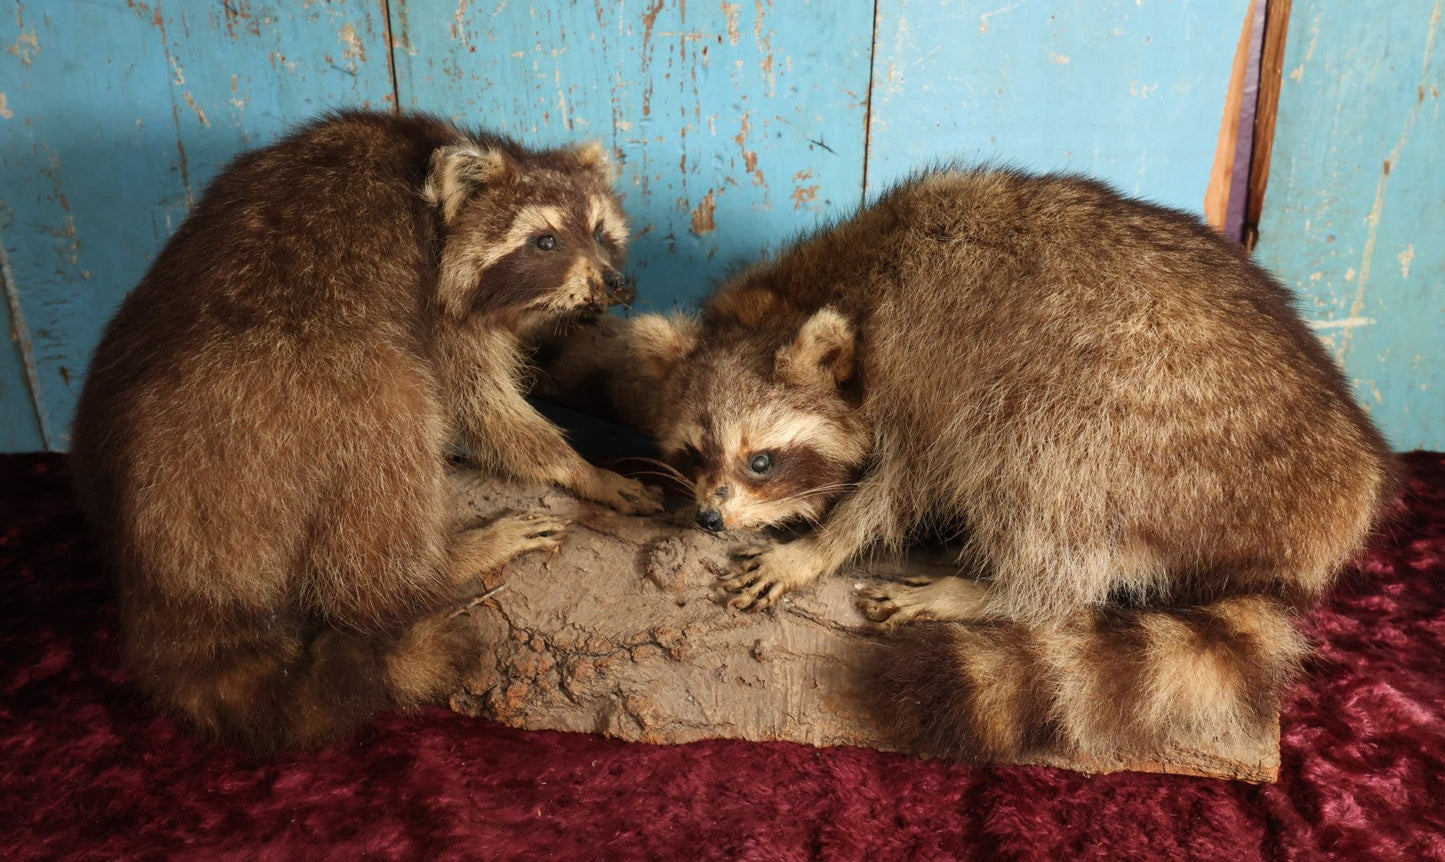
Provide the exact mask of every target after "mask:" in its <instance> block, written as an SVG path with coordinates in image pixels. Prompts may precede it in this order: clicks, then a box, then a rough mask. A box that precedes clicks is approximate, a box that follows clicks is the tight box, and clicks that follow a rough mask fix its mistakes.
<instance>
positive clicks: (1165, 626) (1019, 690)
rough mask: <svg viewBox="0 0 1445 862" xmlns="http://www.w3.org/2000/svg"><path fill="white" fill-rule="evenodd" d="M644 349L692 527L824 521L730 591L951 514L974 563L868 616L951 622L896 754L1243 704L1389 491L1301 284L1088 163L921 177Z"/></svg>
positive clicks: (1078, 742)
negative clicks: (1065, 170)
mask: <svg viewBox="0 0 1445 862" xmlns="http://www.w3.org/2000/svg"><path fill="white" fill-rule="evenodd" d="M630 339H631V341H632V343H633V346H634V349H635V350H636V351H637V354H638V356H639V357H640V358H641V359H643V360H645V361H646V362H647V363H649V364H650V366H651V367H652V369H653V371H654V373H656V374H658V375H659V376H661V377H662V378H664V379H665V388H664V389H663V391H662V398H661V399H660V402H661V403H662V404H663V405H664V409H665V410H666V411H667V412H666V413H665V415H664V416H663V417H662V418H661V419H660V420H659V421H658V426H659V427H658V429H657V430H658V432H659V437H660V439H661V442H662V446H663V448H664V450H666V451H667V452H669V453H670V454H671V455H672V456H673V457H674V458H680V459H681V460H682V461H684V462H686V463H685V465H683V466H685V469H686V470H687V471H688V473H689V476H690V477H691V478H693V479H695V480H696V486H695V487H696V495H697V500H698V504H699V507H700V509H701V510H702V511H703V513H704V515H707V514H712V515H714V516H715V517H716V518H718V519H719V520H721V522H722V524H721V526H724V527H726V528H728V529H757V528H762V527H766V526H771V525H776V524H780V523H783V522H786V521H789V520H799V519H803V520H809V521H813V522H815V523H816V524H817V528H816V529H815V530H814V531H812V532H811V533H810V534H808V535H805V536H804V537H802V538H800V539H798V540H796V541H793V542H791V543H786V544H771V545H770V544H766V543H765V544H761V545H758V546H756V547H754V548H751V549H749V550H747V551H746V552H744V553H742V554H740V556H739V568H738V570H737V571H735V572H734V573H732V574H731V575H730V576H729V577H728V578H726V579H725V580H724V581H723V583H722V588H723V589H724V590H726V591H727V592H728V593H729V594H731V595H732V597H733V599H732V602H733V604H734V605H736V606H739V607H751V608H758V607H766V606H768V605H770V604H772V603H773V602H775V601H777V600H778V599H779V598H780V597H781V596H782V595H783V594H785V593H786V592H787V591H788V590H791V589H794V588H797V587H800V586H802V585H805V584H807V583H809V582H810V581H812V580H813V579H814V578H816V577H819V576H821V575H823V574H825V573H828V572H832V571H834V570H836V569H837V568H839V567H840V566H842V565H843V564H845V563H847V562H849V561H850V560H854V559H856V558H858V557H859V556H860V555H862V554H864V553H865V552H867V551H869V550H870V549H880V548H897V547H898V546H900V545H902V544H904V543H905V542H907V541H908V540H909V539H910V537H912V536H915V535H916V534H917V533H918V532H919V531H920V530H928V529H934V530H937V529H952V528H958V529H961V530H962V533H963V535H964V537H965V538H966V551H965V552H964V554H963V556H962V557H961V559H960V568H959V574H960V576H961V577H957V578H946V579H942V580H940V581H936V582H932V583H921V584H898V585H896V586H893V587H890V588H886V589H877V590H872V591H869V592H867V593H865V594H864V595H863V596H862V597H861V602H860V608H861V609H862V611H863V612H864V613H865V615H866V616H868V617H869V618H870V619H872V620H874V621H876V622H879V623H881V624H882V625H884V626H885V627H890V628H892V627H896V626H898V625H899V624H900V623H902V622H904V621H906V620H911V619H923V620H926V619H934V620H948V621H956V622H954V623H950V624H948V625H937V624H930V625H931V626H932V627H931V628H930V629H929V630H928V632H927V633H924V632H914V633H911V634H910V635H909V636H908V637H907V638H901V639H900V640H899V642H898V644H897V649H896V650H895V653H894V656H893V659H892V660H891V661H890V662H889V663H888V667H887V668H885V669H882V670H881V671H880V673H881V674H882V676H881V677H880V680H881V681H880V688H879V693H880V703H886V704H889V706H888V708H887V709H886V710H884V712H886V713H888V714H889V717H890V720H893V721H894V722H895V723H896V726H897V727H898V728H899V732H900V734H902V736H903V737H904V738H903V739H902V740H901V744H906V745H912V746H913V747H916V748H921V749H927V750H929V751H933V752H936V753H953V754H959V755H964V756H980V757H1008V758H1012V757H1018V756H1020V755H1023V754H1026V753H1027V752H1028V751H1030V750H1033V749H1035V748H1037V747H1038V746H1040V745H1043V744H1044V742H1043V741H1045V740H1052V741H1051V742H1049V744H1050V745H1053V744H1056V743H1062V744H1063V745H1064V746H1066V747H1071V748H1073V749H1075V750H1077V751H1079V752H1082V753H1086V754H1109V753H1112V752H1116V751H1118V750H1119V749H1120V748H1121V747H1126V746H1128V745H1132V744H1137V743H1141V742H1148V741H1149V739H1150V738H1157V736H1158V735H1159V734H1161V733H1162V734H1164V735H1166V736H1167V735H1169V734H1176V735H1182V736H1183V737H1184V738H1190V737H1192V738H1201V737H1202V738H1206V739H1207V738H1209V735H1210V734H1218V733H1226V732H1229V731H1230V730H1231V729H1234V728H1238V727H1242V726H1244V725H1246V724H1248V723H1249V722H1251V721H1253V720H1256V719H1257V718H1258V715H1259V709H1260V704H1261V703H1272V702H1273V699H1274V698H1275V697H1276V696H1277V693H1278V691H1279V687H1280V685H1281V684H1282V682H1283V680H1285V679H1286V678H1288V676H1289V674H1290V673H1291V672H1292V671H1293V669H1294V668H1295V666H1296V664H1297V663H1298V661H1299V659H1300V657H1301V655H1302V654H1303V651H1304V646H1303V642H1302V641H1301V639H1300V637H1299V636H1298V635H1297V634H1296V633H1295V631H1294V629H1293V628H1292V626H1291V625H1290V622H1289V620H1290V613H1291V612H1292V610H1293V609H1295V608H1298V607H1300V606H1301V605H1304V604H1307V603H1308V602H1310V601H1313V600H1314V599H1316V598H1317V597H1319V596H1320V595H1321V593H1322V592H1323V591H1324V590H1326V589H1327V588H1328V587H1329V586H1330V585H1331V584H1332V583H1333V581H1334V580H1335V578H1336V576H1337V574H1338V573H1339V571H1340V570H1341V568H1342V567H1343V566H1344V565H1346V563H1347V561H1348V560H1349V559H1350V558H1351V557H1352V555H1354V554H1355V553H1356V552H1357V551H1359V550H1360V549H1361V547H1362V546H1363V544H1364V543H1365V541H1366V539H1367V537H1368V536H1369V535H1370V533H1371V530H1372V527H1373V525H1374V524H1375V523H1376V520H1377V517H1378V516H1379V515H1380V513H1381V511H1382V507H1383V505H1384V503H1385V501H1386V500H1387V499H1388V498H1389V496H1390V494H1391V492H1392V478H1391V477H1392V473H1393V461H1392V457H1391V455H1390V454H1389V452H1388V450H1387V448H1386V446H1385V444H1384V442H1383V440H1382V439H1381V437H1380V435H1379V434H1378V433H1377V432H1376V430H1375V429H1374V427H1373V426H1372V425H1371V423H1370V421H1369V420H1368V418H1367V417H1366V415H1365V414H1364V413H1363V411H1362V410H1361V409H1360V408H1359V407H1358V406H1357V405H1356V404H1355V402H1354V401H1353V399H1352V398H1351V396H1350V394H1349V392H1348V388H1347V386H1346V384H1345V381H1344V379H1343V377H1342V376H1341V374H1340V372H1339V370H1338V369H1337V368H1336V366H1335V365H1334V363H1333V362H1332V361H1331V359H1330V357H1329V356H1328V355H1327V354H1326V352H1325V351H1324V350H1323V348H1322V347H1321V345H1320V344H1319V342H1318V341H1317V339H1316V338H1315V337H1314V336H1313V335H1312V333H1311V332H1310V331H1309V329H1308V327H1307V326H1306V325H1305V324H1304V323H1303V322H1302V321H1301V319H1300V318H1299V316H1298V315H1297V313H1296V312H1295V311H1294V310H1293V307H1292V304H1291V299H1290V296H1289V294H1288V292H1287V291H1286V290H1285V289H1284V288H1283V287H1282V286H1281V285H1279V284H1278V283H1277V282H1276V281H1275V280H1274V279H1273V278H1271V277H1270V276H1269V275H1268V274H1267V273H1266V272H1264V271H1263V270H1262V269H1260V268H1259V267H1258V266H1256V265H1255V264H1253V263H1252V262H1251V261H1250V260H1249V259H1248V257H1247V255H1246V254H1245V253H1244V252H1243V251H1241V250H1240V249H1239V248H1237V247H1236V246H1234V245H1233V244H1231V243H1229V242H1226V241H1225V240H1223V239H1222V238H1220V237H1219V236H1218V235H1216V234H1215V233H1214V232H1213V231H1211V230H1210V229H1209V228H1207V227H1206V226H1204V225H1203V224H1201V223H1200V222H1199V221H1198V220H1196V219H1194V218H1193V217H1191V216H1187V215H1185V214H1182V213H1178V212H1174V211H1171V210H1167V209H1162V208H1159V207H1155V206H1152V205H1149V204H1146V203H1142V202H1139V201H1135V200H1130V199H1127V198H1124V197H1121V196H1120V195H1118V194H1116V193H1114V192H1113V191H1112V190H1110V189H1108V188H1107V187H1105V186H1103V185H1100V184H1098V183H1095V182H1092V181H1089V180H1086V179H1081V178H1077V177H1067V176H1044V177H1033V176H1028V175H1024V174H1021V173H1017V172H1012V171H1000V170H962V171H939V172H935V173H931V174H926V175H922V176H920V177H918V178H916V179H914V180H912V181H910V182H907V183H904V184H902V185H900V186H898V187H897V188H895V189H893V190H892V191H890V192H889V193H887V194H885V195H884V196H883V197H882V198H881V199H880V200H878V201H877V202H876V203H874V204H873V205H871V206H868V207H866V208H865V209H863V210H862V211H861V212H859V213H858V214H857V215H856V216H855V217H853V218H851V219H849V220H847V221H844V222H842V223H840V224H837V225H836V226H834V227H832V228H829V229H826V230H822V231H819V232H818V233H816V234H814V235H813V236H811V237H808V238H806V239H804V240H802V241H801V242H798V243H797V244H795V245H793V246H792V247H790V248H787V249H785V250H783V251H782V252H780V253H779V254H778V255H777V256H776V257H775V258H774V259H772V260H770V261H766V262H763V263H760V264H758V265H756V266H754V267H752V268H750V269H748V270H746V271H744V272H742V273H741V274H740V275H738V276H737V277H736V278H734V279H732V280H730V281H729V282H727V283H726V284H724V285H723V286H722V287H721V288H720V289H719V290H718V291H717V293H716V294H715V295H714V296H713V297H712V298H711V299H710V300H709V302H708V303H707V305H706V307H705V309H704V311H703V314H702V316H701V319H700V320H697V321H694V320H688V319H673V320H668V319H664V318H659V317H644V318H639V319H638V320H637V321H636V322H635V323H634V324H633V327H632V331H631V334H630ZM673 368H681V369H682V370H680V371H676V372H674V371H672V370H671V369H673ZM760 452H768V453H770V455H771V456H772V461H773V464H772V467H771V470H770V471H769V473H768V475H766V476H757V475H752V474H750V472H749V470H748V468H747V465H748V464H749V463H750V459H753V458H754V457H755V456H756V454H757V453H760ZM790 466H791V467H793V468H794V469H793V473H800V474H802V475H804V476H805V477H806V478H805V479H803V480H801V481H799V479H798V476H795V475H792V474H791V473H789V471H788V468H789V467H790ZM785 475H787V476H789V480H788V481H786V482H784V481H779V480H780V479H781V478H782V477H784V476H785ZM810 489H811V490H810Z"/></svg>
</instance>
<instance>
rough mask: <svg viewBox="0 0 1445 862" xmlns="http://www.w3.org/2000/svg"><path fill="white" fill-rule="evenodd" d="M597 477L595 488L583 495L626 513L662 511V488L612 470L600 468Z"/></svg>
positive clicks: (639, 513) (637, 513)
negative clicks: (645, 483) (620, 474)
mask: <svg viewBox="0 0 1445 862" xmlns="http://www.w3.org/2000/svg"><path fill="white" fill-rule="evenodd" d="M595 479H596V486H595V490H594V491H593V492H592V493H584V494H583V496H585V497H588V498H590V499H593V500H596V501H597V502H599V503H603V504H605V505H608V506H611V507H612V508H613V509H616V510H617V511H619V512H621V513H622V514H624V515H652V514H655V513H657V512H661V511H662V489H661V488H653V487H650V486H647V485H644V484H642V483H641V482H639V481H637V480H636V479H629V478H627V477H626V476H619V475H618V474H616V473H614V472H612V471H611V470H598V471H597V473H596V475H595Z"/></svg>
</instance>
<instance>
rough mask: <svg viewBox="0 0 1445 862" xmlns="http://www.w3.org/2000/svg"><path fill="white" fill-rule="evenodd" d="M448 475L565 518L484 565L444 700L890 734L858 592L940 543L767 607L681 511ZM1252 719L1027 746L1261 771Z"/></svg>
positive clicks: (464, 500)
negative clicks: (474, 646) (557, 543)
mask: <svg viewBox="0 0 1445 862" xmlns="http://www.w3.org/2000/svg"><path fill="white" fill-rule="evenodd" d="M455 487H456V489H457V493H458V506H459V507H460V508H461V511H462V513H463V516H464V517H465V518H466V519H467V520H471V521H480V520H485V519H487V518H490V517H492V516H494V515H496V514H499V513H501V512H503V511H507V510H527V509H534V510H536V509H541V510H546V511H548V512H551V513H553V514H556V515H560V516H562V517H564V518H566V519H568V520H570V521H571V522H572V526H571V527H570V528H569V530H568V532H567V534H566V537H565V539H564V541H563V544H562V547H561V549H560V550H559V551H558V552H557V553H555V554H553V555H551V556H547V555H544V554H530V555H527V556H524V557H521V558H519V559H517V560H514V561H513V562H512V563H511V564H509V565H508V566H506V567H505V568H504V569H503V570H501V571H500V572H493V573H489V574H487V575H486V576H485V577H484V585H485V587H486V588H487V589H488V590H492V589H496V588H498V587H500V588H501V589H500V590H499V591H497V592H495V593H494V594H493V595H492V596H491V597H490V598H488V599H486V600H485V601H483V602H481V603H479V604H477V605H476V606H474V607H473V608H472V609H471V611H470V612H469V613H470V616H471V619H472V620H473V621H474V622H475V624H476V625H477V626H478V627H479V628H480V629H481V630H482V632H483V633H484V637H485V640H486V642H487V643H488V644H489V645H490V648H489V650H488V651H486V652H485V654H483V655H482V656H480V657H479V660H478V663H477V666H476V668H475V670H474V671H473V672H472V673H471V674H470V675H469V677H468V678H467V680H466V682H465V684H464V687H463V690H462V691H459V692H457V693H456V695H455V696H454V697H453V698H452V708H453V709H455V710H457V711H459V712H462V713H466V714H468V715H479V716H485V717H488V718H492V719H495V720H497V721H500V722H503V723H505V724H508V725H511V726H514V727H520V728H529V729H550V730H565V731H581V732H589V733H601V734H605V735H608V736H613V737H617V738H620V739H626V740H632V741H637V742H647V743H682V742H691V741H695V740H700V739H710V738H718V737H728V738H738V739H749V740H756V741H771V740H790V741H793V742H800V743H806V744H808V745H815V746H832V745H857V746H865V747H871V748H879V749H884V750H893V749H894V748H895V747H894V746H893V745H892V744H890V742H889V740H888V738H887V733H886V729H885V728H880V727H878V726H876V724H875V723H874V722H872V721H871V720H870V717H869V714H868V711H867V709H866V706H865V704H866V702H867V700H868V698H867V697H865V696H864V695H865V694H867V692H866V689H867V687H868V685H869V682H870V681H869V679H868V673H869V671H868V668H869V667H870V666H872V665H873V663H874V662H876V661H877V660H878V658H879V654H880V651H881V650H883V649H884V648H885V646H886V638H887V634H886V633H879V632H877V631H875V630H874V629H873V628H872V627H871V626H870V625H869V624H867V623H866V621H865V620H864V619H863V618H862V616H861V615H860V614H859V613H858V611H857V610H856V609H855V607H854V603H855V595H854V593H855V589H856V588H857V587H858V586H859V585H865V584H869V583H871V582H872V581H873V580H874V579H876V578H877V577H878V576H879V575H893V576H916V575H919V574H930V575H936V574H939V573H940V568H939V563H938V562H937V561H930V560H928V559H920V558H918V557H917V556H915V557H914V558H913V559H909V560H894V561H881V562H874V563H870V564H869V565H868V571H869V575H868V576H864V575H863V574H862V573H861V572H858V571H854V572H852V573H843V574H841V575H835V576H832V577H827V578H824V579H823V580H822V581H820V582H819V583H818V584H817V585H816V586H814V587H812V588H809V589H807V590H804V591H801V592H798V593H795V594H793V595H790V596H788V597H787V598H786V599H785V600H783V601H782V602H781V603H780V605H779V606H778V607H777V608H775V609H774V610H773V611H769V612H763V613H744V612H739V611H735V610H732V609H729V608H728V607H726V606H725V605H723V604H721V603H719V602H718V601H717V600H716V595H715V584H716V581H717V577H718V575H719V574H721V573H722V572H723V571H725V568H726V566H727V563H728V554H729V550H730V549H731V547H732V544H731V543H730V541H729V539H728V538H727V537H719V536H714V535H711V534H708V533H706V532H704V531H702V530H698V529H696V528H693V527H692V526H691V524H690V522H689V521H688V520H687V519H686V514H685V513H679V514H673V515H671V516H662V517H658V518H651V519H649V518H634V517H626V516H622V515H618V514H616V513H613V512H611V511H608V510H606V509H603V508H601V507H598V506H594V505H592V504H589V503H585V502H581V501H578V500H575V499H573V498H571V497H569V496H567V495H565V494H563V493H562V492H560V491H556V490H553V489H549V488H543V487H519V486H515V485H510V484H507V483H503V482H499V481H496V480H489V479H485V478H483V477H481V476H479V475H476V474H469V473H467V474H458V476H457V477H456V481H455ZM943 570H944V571H947V567H946V566H944V567H943ZM1257 730H1258V732H1257V733H1256V734H1253V735H1252V736H1251V738H1249V739H1219V740H1216V743H1217V744H1216V745H1214V746H1211V747H1209V749H1208V750H1199V747H1198V746H1192V747H1191V746H1169V747H1168V748H1167V749H1166V750H1160V751H1152V752H1121V753H1120V754H1119V756H1118V757H1117V758H1116V759H1114V760H1112V761H1110V762H1098V761H1085V760H1081V759H1079V758H1077V757H1074V756H1071V755H1070V753H1069V752H1065V751H1059V752H1044V753H1041V754H1039V755H1038V756H1035V757H1033V758H1031V759H1030V760H1029V761H1028V762H1031V763H1037V764H1043V765H1050V766H1057V767H1063V768H1067V769H1074V770H1080V771H1084V772H1091V773H1100V772H1115V771H1120V770H1142V771H1150V772H1173V773H1181V774H1191V775H1206V776H1219V777H1226V778H1238V779H1243V780H1246V781H1254V782H1260V781H1272V780H1274V777H1275V773H1276V771H1277V768H1278V720H1277V717H1276V718H1274V719H1272V720H1271V721H1270V722H1269V723H1268V726H1264V727H1260V728H1258V729H1257Z"/></svg>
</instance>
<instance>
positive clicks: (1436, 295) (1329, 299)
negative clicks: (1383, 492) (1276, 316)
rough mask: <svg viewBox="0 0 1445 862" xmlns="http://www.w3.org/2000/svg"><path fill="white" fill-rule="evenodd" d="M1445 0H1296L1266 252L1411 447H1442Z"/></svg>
mask: <svg viewBox="0 0 1445 862" xmlns="http://www.w3.org/2000/svg"><path fill="white" fill-rule="evenodd" d="M1442 8H1445V0H1403V2H1394V3H1391V4H1389V5H1387V6H1381V5H1379V4H1376V3H1367V2H1361V0H1353V2H1351V0H1343V2H1342V0H1294V10H1293V12H1292V13H1291V18H1290V20H1291V26H1290V31H1289V42H1288V45H1287V48H1286V51H1285V65H1284V69H1285V74H1284V79H1283V82H1282V87H1281V91H1280V108H1279V121H1278V124H1277V126H1276V138H1275V147H1274V158H1273V159H1272V160H1271V172H1270V184H1269V191H1268V193H1267V194H1266V196H1265V208H1264V212H1263V217H1262V218H1261V221H1260V226H1259V243H1258V245H1257V246H1256V252H1257V254H1258V256H1259V259H1260V260H1261V261H1263V262H1264V263H1265V265H1267V266H1269V267H1270V268H1271V269H1273V270H1275V271H1276V272H1278V273H1279V274H1280V275H1281V276H1282V277H1283V278H1284V280H1285V282H1286V283H1288V284H1290V285H1292V286H1293V287H1294V288H1295V289H1296V290H1297V291H1298V292H1299V294H1300V296H1301V298H1302V301H1301V307H1302V308H1303V310H1304V311H1305V314H1306V316H1307V317H1308V318H1309V319H1310V320H1312V321H1313V322H1314V325H1315V327H1316V332H1317V333H1318V334H1319V335H1320V337H1321V338H1323V339H1324V340H1325V343H1326V344H1327V345H1329V346H1330V348H1331V349H1332V351H1333V352H1334V354H1335V357H1336V358H1337V359H1338V360H1339V361H1340V362H1341V363H1342V364H1343V365H1344V366H1345V370H1346V371H1347V373H1348V374H1349V376H1350V377H1351V378H1352V379H1353V380H1354V382H1355V392H1356V395H1357V396H1358V397H1359V399H1360V401H1361V402H1362V403H1363V404H1365V406H1366V407H1368V408H1369V409H1370V410H1371V412H1372V413H1373V414H1374V416H1375V418H1376V419H1377V420H1378V421H1379V423H1380V425H1381V427H1382V428H1383V429H1384V430H1385V433H1386V435H1387V436H1388V437H1389V438H1390V441H1391V443H1392V444H1393V445H1394V446H1395V447H1396V448H1399V449H1415V448H1430V449H1437V450H1438V449H1445V394H1442V387H1445V98H1442V95H1441V93H1442V91H1445V27H1442V23H1441V18H1442Z"/></svg>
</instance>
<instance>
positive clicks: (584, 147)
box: [572, 141, 615, 183]
mask: <svg viewBox="0 0 1445 862" xmlns="http://www.w3.org/2000/svg"><path fill="white" fill-rule="evenodd" d="M572 155H573V156H574V157H575V158H576V159H577V164H578V165H580V166H581V167H582V169H583V170H588V171H595V172H597V173H598V174H600V175H601V176H602V178H603V179H604V180H606V181H607V182H609V183H610V182H612V181H613V179H615V177H613V175H612V161H611V160H610V159H608V158H607V150H606V148H604V147H603V146H602V142H601V141H587V142H585V143H582V144H578V145H577V146H576V147H573V148H572Z"/></svg>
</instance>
